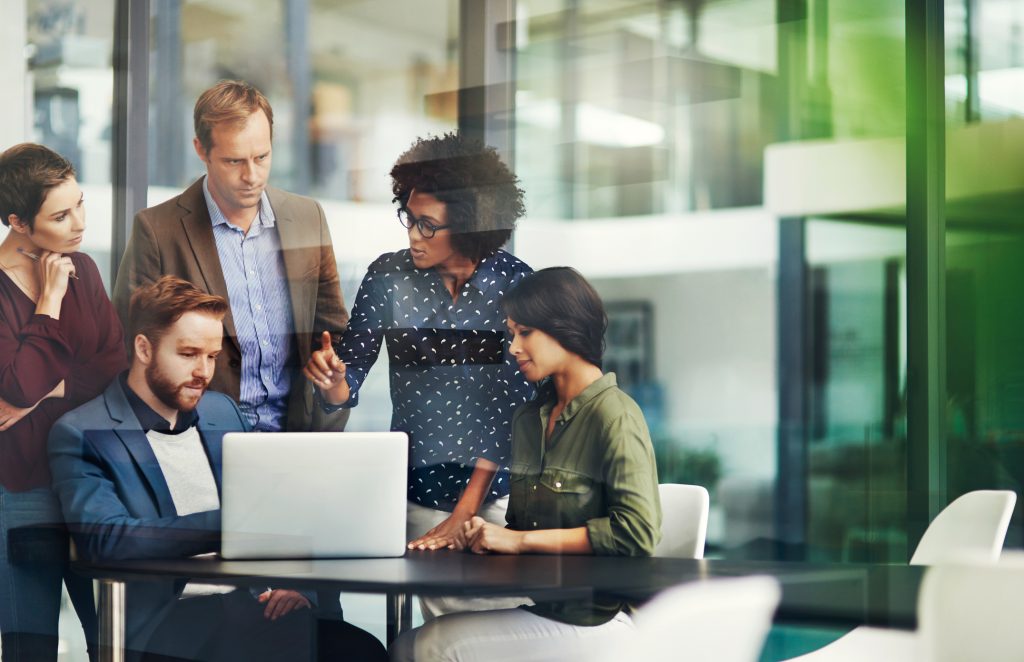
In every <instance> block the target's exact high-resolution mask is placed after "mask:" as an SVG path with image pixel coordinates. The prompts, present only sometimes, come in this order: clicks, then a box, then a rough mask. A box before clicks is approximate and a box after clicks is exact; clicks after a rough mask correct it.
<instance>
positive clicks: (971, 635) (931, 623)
mask: <svg viewBox="0 0 1024 662" xmlns="http://www.w3.org/2000/svg"><path fill="white" fill-rule="evenodd" d="M917 613H918V639H919V645H920V657H919V658H918V659H920V660H922V661H923V662H959V661H960V660H981V659H984V660H985V661H986V662H1011V661H1013V662H1016V661H1018V660H1020V659H1021V657H1022V655H1024V628H1022V627H1021V614H1022V613H1024V554H1022V553H1021V552H1008V553H1007V554H1006V556H1005V557H1004V558H1003V559H1002V560H1000V562H999V563H998V564H994V565H957V564H949V565H941V566H934V567H932V568H929V569H928V571H927V573H926V574H925V577H924V583H923V584H922V585H921V592H920V594H919V596H918V607H917Z"/></svg>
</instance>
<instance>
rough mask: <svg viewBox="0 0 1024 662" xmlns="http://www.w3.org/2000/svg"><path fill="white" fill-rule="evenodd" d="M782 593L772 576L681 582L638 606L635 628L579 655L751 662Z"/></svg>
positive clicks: (605, 660) (609, 660) (604, 660)
mask: <svg viewBox="0 0 1024 662" xmlns="http://www.w3.org/2000/svg"><path fill="white" fill-rule="evenodd" d="M780 595H781V591H780V590H779V584H778V582H777V581H776V580H775V579H773V578H771V577H743V578H737V579H711V580H707V581H701V582H692V583H688V584H682V585H680V586H676V587H674V588H670V589H667V590H665V591H663V592H662V593H660V594H659V595H658V596H657V597H655V598H654V599H653V600H651V601H650V602H649V603H647V604H645V605H644V606H643V607H641V608H640V609H639V610H638V611H637V612H636V614H635V615H634V617H633V620H634V622H635V623H636V629H635V630H633V631H631V632H629V633H628V634H627V635H624V636H622V637H619V638H617V639H616V640H615V641H614V642H611V643H609V642H607V641H606V642H604V645H603V646H602V649H601V650H597V651H595V650H590V651H587V652H586V654H585V656H584V657H581V658H580V659H581V660H582V659H586V660H588V661H593V660H598V661H600V662H613V661H614V662H619V661H621V660H644V661H645V662H669V661H671V662H676V660H686V662H755V660H757V659H758V657H759V655H760V654H761V648H762V647H763V646H764V640H765V637H766V636H768V631H769V630H770V629H771V625H772V615H773V614H774V613H775V608H776V607H777V606H778V604H779V597H780Z"/></svg>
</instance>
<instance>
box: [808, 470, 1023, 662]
mask: <svg viewBox="0 0 1024 662" xmlns="http://www.w3.org/2000/svg"><path fill="white" fill-rule="evenodd" d="M1016 502H1017V495H1016V494H1015V493H1014V492H1011V491H1009V490H977V491H975V492H968V493H967V494H964V495H963V496H961V497H959V498H957V499H956V500H954V501H953V503H951V504H949V505H948V506H946V507H945V508H943V509H942V512H940V513H939V514H938V515H937V516H936V517H935V519H934V520H932V523H931V524H929V525H928V529H927V530H926V531H925V532H924V535H923V536H922V537H921V542H919V543H918V544H917V549H915V550H914V555H913V556H912V557H911V558H910V564H911V565H934V564H937V563H949V562H956V561H957V560H973V561H977V562H983V563H984V562H987V563H994V562H995V561H997V560H999V553H1000V552H1001V551H1002V549H1003V541H1004V540H1006V529H1007V528H1009V526H1010V516H1011V515H1012V514H1013V506H1014V504H1015V503H1016ZM916 645H917V637H916V635H915V633H913V632H904V631H899V630H888V629H885V628H872V627H859V628H855V629H854V630H853V631H851V632H849V633H847V634H845V635H843V636H842V637H840V638H839V639H836V640H835V641H833V642H832V643H830V644H828V645H827V646H824V647H822V648H819V649H818V650H816V651H813V652H811V653H808V654H806V655H801V656H799V657H794V658H791V659H790V660H788V662H853V661H854V660H890V661H892V662H898V661H901V660H914V659H915V651H916ZM948 659H953V658H948ZM964 659H969V658H964Z"/></svg>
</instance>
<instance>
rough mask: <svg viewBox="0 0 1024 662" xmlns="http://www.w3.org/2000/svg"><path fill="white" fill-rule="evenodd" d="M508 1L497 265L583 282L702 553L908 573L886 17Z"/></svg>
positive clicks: (882, 8)
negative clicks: (509, 219) (701, 519)
mask: <svg viewBox="0 0 1024 662" xmlns="http://www.w3.org/2000/svg"><path fill="white" fill-rule="evenodd" d="M518 12H519V20H518V23H517V30H516V34H517V51H516V54H517V79H516V83H517V87H516V163H517V170H518V172H519V174H520V176H521V177H522V179H523V182H524V186H525V188H526V190H527V196H528V203H529V204H528V213H529V218H528V219H526V220H525V221H524V222H523V223H522V225H521V228H520V230H519V231H518V233H517V237H516V252H517V254H518V255H519V257H521V258H523V259H524V260H526V261H527V262H528V263H530V264H531V265H532V266H533V267H534V268H540V267H545V266H551V265H555V264H569V265H572V266H575V267H577V268H579V269H580V270H581V271H582V272H583V273H584V274H585V275H586V276H588V277H590V278H592V279H593V280H594V282H595V284H596V285H597V287H598V289H599V291H600V292H601V294H602V296H604V297H605V299H606V300H607V302H608V304H609V315H610V318H611V333H610V334H609V339H608V340H609V350H608V351H609V355H610V359H611V360H610V361H609V363H610V364H611V365H613V366H614V367H615V369H617V371H618V372H619V375H620V381H621V382H622V383H623V384H624V385H625V387H626V389H627V390H628V391H629V392H630V393H631V394H632V395H633V397H634V398H635V399H637V401H638V402H639V403H640V404H641V406H642V407H643V409H644V413H645V415H646V417H647V420H648V424H649V425H650V427H651V430H652V434H653V435H654V438H655V443H656V446H657V452H658V459H659V465H660V470H661V473H662V480H663V481H675V482H694V483H699V484H703V485H706V486H708V487H709V489H710V490H711V493H712V518H711V524H710V527H709V531H708V541H709V545H711V546H712V548H713V553H716V554H721V555H728V556H742V557H753V558H769V557H776V556H779V555H785V556H786V557H787V558H789V557H792V558H810V559H821V560H844V559H846V560H878V561H905V560H906V546H907V543H906V518H905V508H906V495H905V490H906V482H905V463H906V444H905V412H904V407H903V405H902V404H901V403H902V402H903V399H904V398H905V395H906V394H905V387H904V382H903V381H901V380H902V379H903V378H904V377H905V374H904V373H905V364H906V360H905V356H904V353H903V352H902V351H901V350H900V348H901V345H900V342H901V339H902V338H904V337H905V319H904V317H905V315H904V309H905V306H904V301H905V285H903V283H905V278H904V276H903V271H902V264H903V255H904V248H903V245H904V242H905V232H904V224H905V222H904V191H903V188H904V181H905V178H904V171H903V169H904V163H905V161H904V159H903V151H902V150H903V140H902V136H903V129H904V123H905V119H904V117H905V114H906V108H905V92H904V87H905V84H904V67H903V62H904V48H905V40H904V36H903V33H904V25H903V10H902V5H900V4H895V5H894V4H893V3H889V2H882V1H880V0H872V1H870V2H860V3H842V2H826V1H824V0H814V1H810V2H792V3H779V2H775V1H774V0H738V1H730V2H724V1H723V2H680V3H665V2H655V1H651V2H614V1H591V2H573V1H569V0H566V1H564V2H556V1H547V2H543V1H539V0H523V1H521V2H519V3H518ZM783 224H788V225H789V226H792V227H795V228H797V229H798V234H799V236H800V240H799V242H798V244H797V245H795V247H794V245H793V244H791V243H786V242H782V241H781V238H780V237H781V228H782V226H783ZM783 272H786V273H795V274H796V275H797V279H796V281H795V282H794V281H792V280H791V279H781V278H780V273H783ZM794 334H795V335H796V336H797V337H798V338H799V342H798V343H797V344H796V348H795V349H794V348H793V346H792V344H791V343H790V340H791V339H792V337H793V336H794ZM783 383H786V384H793V383H795V384H797V389H796V390H795V392H794V391H791V390H784V389H782V388H780V384H783ZM793 449H796V451H797V452H796V453H795V455H794V453H793V452H790V451H792V450H793ZM780 504H781V505H780Z"/></svg>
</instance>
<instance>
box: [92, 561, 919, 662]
mask: <svg viewBox="0 0 1024 662" xmlns="http://www.w3.org/2000/svg"><path fill="white" fill-rule="evenodd" d="M75 565H76V567H77V568H78V569H80V570H81V571H83V572H84V573H86V574H87V575H89V576H91V577H94V578H96V579H98V580H99V582H100V644H101V659H103V660H110V661H119V660H121V659H123V648H124V607H125V605H124V583H123V582H126V581H141V580H146V579H162V580H166V579H170V578H182V579H184V578H187V579H190V580H193V581H209V582H210V583H215V584H237V585H251V584H257V585H271V586H274V587H275V588H292V589H311V588H320V589H331V590H339V591H346V592H355V593H383V594H385V595H386V596H387V597H388V615H387V618H388V639H389V640H391V639H393V638H394V637H395V636H396V635H397V634H398V633H400V632H402V631H404V630H405V629H406V628H407V627H408V626H409V625H410V623H409V622H408V620H407V619H408V617H409V610H408V608H407V606H408V602H407V596H409V595H461V596H481V597H482V596H499V595H529V596H531V597H537V598H543V599H563V598H579V597H587V596H591V595H593V594H594V593H601V594H606V595H612V596H616V597H621V598H627V599H631V600H636V601H643V600H645V599H647V598H650V597H651V596H653V595H654V594H655V593H657V592H658V591H660V590H662V589H665V588H668V587H669V586H674V585H676V584H680V583H683V582H692V581H702V580H707V579H712V578H716V577H745V576H751V575H769V576H772V577H775V578H776V579H777V580H778V581H779V582H780V584H781V585H782V601H781V603H780V605H779V610H778V612H776V616H775V620H776V621H777V622H785V623H792V624H808V625H833V626H849V627H853V626H857V625H862V624H868V625H875V626H889V627H898V628H913V627H915V624H916V613H915V612H916V602H917V592H918V588H919V585H920V583H921V579H922V576H923V573H924V568H922V567H911V566H906V565H867V564H850V563H843V564H839V563H804V562H782V561H729V560H709V559H704V560H694V559H667V558H622V557H597V556H534V555H527V556H499V555H495V556H479V555H475V554H467V553H462V552H450V551H437V552H409V553H407V554H406V555H405V556H404V557H402V558H388V559H334V560H279V561H224V560H221V559H217V558H197V559H182V560H154V561H121V562H118V563H116V564H115V563H110V564H87V563H83V562H77V563H76V564H75Z"/></svg>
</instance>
